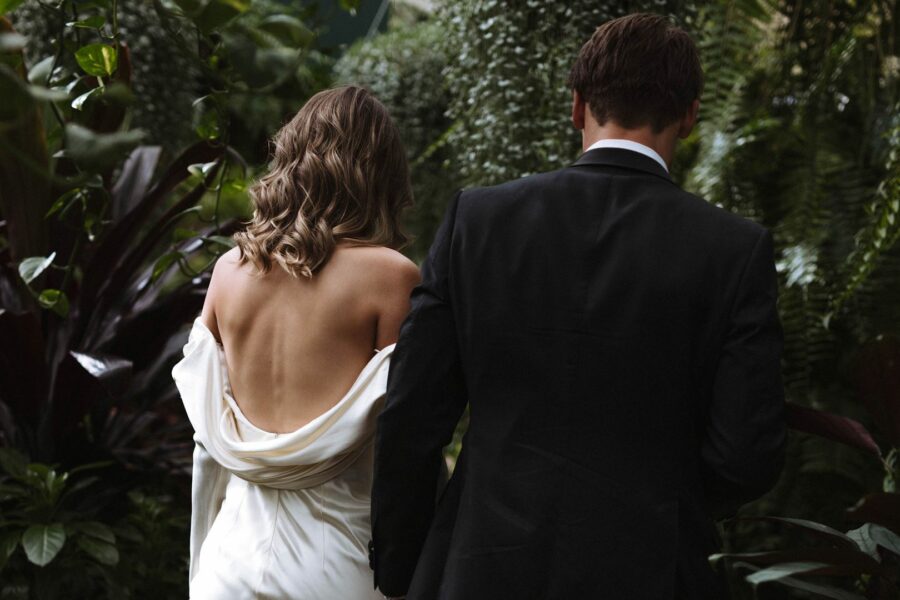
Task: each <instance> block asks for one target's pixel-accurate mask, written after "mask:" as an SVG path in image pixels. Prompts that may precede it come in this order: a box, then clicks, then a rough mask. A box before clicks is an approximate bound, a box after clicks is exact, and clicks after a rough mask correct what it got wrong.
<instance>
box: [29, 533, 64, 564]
mask: <svg viewBox="0 0 900 600" xmlns="http://www.w3.org/2000/svg"><path fill="white" fill-rule="evenodd" d="M65 543H66V530H65V528H64V527H63V526H62V525H61V524H60V523H53V524H52V525H32V526H31V527H29V528H28V529H26V530H25V533H24V534H22V547H23V548H24V549H25V554H26V556H28V560H30V561H31V562H32V563H34V564H36V565H37V566H39V567H43V566H44V565H47V564H49V563H50V561H52V560H53V559H54V558H56V555H57V554H59V551H60V550H62V548H63V545H65Z"/></svg>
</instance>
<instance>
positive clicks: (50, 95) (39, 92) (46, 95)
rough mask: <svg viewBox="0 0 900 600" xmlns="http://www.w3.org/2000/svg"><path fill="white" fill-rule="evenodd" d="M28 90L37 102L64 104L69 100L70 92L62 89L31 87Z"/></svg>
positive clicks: (40, 86)
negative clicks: (63, 102)
mask: <svg viewBox="0 0 900 600" xmlns="http://www.w3.org/2000/svg"><path fill="white" fill-rule="evenodd" d="M27 89H28V93H29V94H31V97H32V98H34V99H35V100H47V101H48V102H62V101H64V100H68V99H69V92H67V91H65V90H62V89H56V88H48V87H44V86H42V85H29V86H28V88H27Z"/></svg>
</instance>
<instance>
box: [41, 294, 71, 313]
mask: <svg viewBox="0 0 900 600" xmlns="http://www.w3.org/2000/svg"><path fill="white" fill-rule="evenodd" d="M38 304H40V305H41V307H42V308H46V309H48V310H52V311H53V312H55V313H56V314H58V315H59V316H61V317H65V316H66V315H68V314H69V297H68V296H66V295H65V293H63V292H61V291H60V290H55V289H52V288H48V289H46V290H44V291H42V292H41V293H40V295H39V296H38Z"/></svg>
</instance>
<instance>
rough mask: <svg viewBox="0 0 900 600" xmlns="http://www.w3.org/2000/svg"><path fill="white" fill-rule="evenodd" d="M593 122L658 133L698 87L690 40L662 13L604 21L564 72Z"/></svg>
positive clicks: (693, 96)
mask: <svg viewBox="0 0 900 600" xmlns="http://www.w3.org/2000/svg"><path fill="white" fill-rule="evenodd" d="M569 87H570V88H572V89H573V90H575V91H577V92H578V93H579V94H580V95H581V97H582V98H583V99H584V101H585V102H586V103H587V105H588V106H589V107H590V109H591V114H592V115H593V116H594V118H595V119H597V122H598V123H600V124H601V125H603V124H604V123H606V122H607V121H609V120H612V121H615V122H616V123H618V124H619V125H621V126H622V127H626V128H628V129H633V128H637V127H642V126H645V125H650V126H651V127H652V128H653V130H654V131H656V132H659V131H661V130H662V129H664V128H665V127H666V126H668V125H670V124H672V123H674V122H675V121H677V120H678V119H680V118H681V117H683V116H684V115H685V114H686V113H687V111H688V109H689V108H690V106H691V104H692V103H693V101H694V100H696V99H697V98H699V97H700V93H701V91H702V90H703V69H702V67H701V66H700V56H699V53H698V52H697V46H696V45H695V44H694V40H692V39H691V36H690V35H688V34H687V33H686V32H685V31H684V30H682V29H680V28H679V27H677V26H675V25H673V24H672V23H671V22H670V21H669V20H668V19H667V18H666V17H663V16H660V15H652V14H641V13H639V14H633V15H628V16H625V17H621V18H618V19H613V20H612V21H608V22H606V23H604V24H603V25H601V26H600V27H598V28H597V30H596V31H595V32H594V35H592V36H591V39H589V40H588V41H587V43H585V45H584V46H582V47H581V51H580V52H579V53H578V58H577V59H576V60H575V64H574V65H573V66H572V71H571V73H570V74H569Z"/></svg>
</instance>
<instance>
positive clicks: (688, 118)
mask: <svg viewBox="0 0 900 600" xmlns="http://www.w3.org/2000/svg"><path fill="white" fill-rule="evenodd" d="M699 114H700V100H694V101H693V102H691V107H690V108H688V111H687V113H685V115H684V116H683V117H682V118H681V122H680V123H679V124H678V137H679V138H680V139H684V138H686V137H687V136H689V135H691V131H693V130H694V125H696V124H697V115H699Z"/></svg>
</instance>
